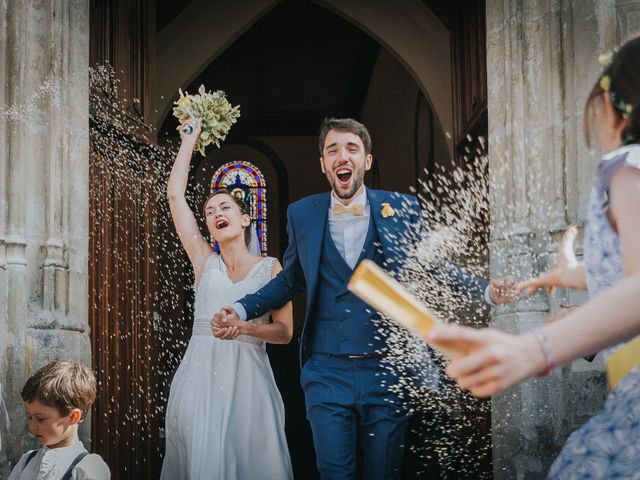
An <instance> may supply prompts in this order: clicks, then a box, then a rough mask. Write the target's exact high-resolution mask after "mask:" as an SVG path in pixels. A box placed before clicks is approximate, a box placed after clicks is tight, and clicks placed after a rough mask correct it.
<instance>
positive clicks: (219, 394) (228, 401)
mask: <svg viewBox="0 0 640 480" xmlns="http://www.w3.org/2000/svg"><path fill="white" fill-rule="evenodd" d="M274 261H275V259H273V258H271V257H266V258H264V259H262V260H259V261H258V263H256V264H255V265H254V266H253V267H252V268H251V270H250V271H249V273H247V275H246V277H245V278H244V279H242V280H240V281H238V282H237V283H233V282H232V281H231V279H230V278H229V275H228V272H227V269H226V266H225V264H224V262H223V261H222V258H221V257H220V256H219V255H218V254H215V253H214V254H213V255H211V257H209V259H208V260H207V263H206V265H205V268H204V271H203V273H202V278H201V280H200V285H199V286H198V287H197V289H196V296H195V318H194V322H193V334H192V337H191V339H190V341H189V346H188V348H187V351H186V353H185V356H184V358H183V359H182V362H181V363H180V366H179V367H178V370H177V371H176V374H175V376H174V378H173V381H172V383H171V391H170V394H169V402H168V405H167V415H166V422H165V428H166V453H165V458H164V463H163V465H162V475H161V478H162V479H166V480H182V479H185V480H186V479H189V480H199V479H202V480H204V479H206V480H211V479H220V480H233V479H238V480H245V479H263V480H270V479H273V480H276V479H277V480H281V479H288V478H293V474H292V470H291V460H290V458H289V450H288V448H287V440H286V438H285V433H284V406H283V404H282V398H281V397H280V392H279V391H278V389H277V387H276V383H275V380H274V378H273V372H272V371H271V366H270V365H269V359H268V357H267V354H266V352H265V350H264V342H262V341H261V340H258V339H256V338H253V337H249V336H242V335H241V336H240V337H238V338H237V339H236V340H220V339H217V338H215V337H214V336H213V335H212V334H211V327H210V323H209V322H210V320H211V318H212V317H213V315H214V314H215V313H216V312H218V311H219V310H220V309H221V308H222V307H224V306H226V305H231V304H232V303H233V302H235V301H236V300H239V299H240V298H242V297H243V296H244V295H246V294H248V293H253V292H255V291H257V290H258V289H259V288H260V287H262V286H263V285H264V284H266V283H267V282H268V281H269V280H270V279H271V275H272V273H271V272H272V267H273V263H274ZM253 321H254V322H256V323H267V322H268V321H269V315H268V314H267V315H264V316H263V317H260V318H257V319H254V320H253Z"/></svg>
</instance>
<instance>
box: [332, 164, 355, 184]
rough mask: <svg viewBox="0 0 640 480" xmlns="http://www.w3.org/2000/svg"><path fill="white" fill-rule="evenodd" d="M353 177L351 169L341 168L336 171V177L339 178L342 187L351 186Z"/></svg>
mask: <svg viewBox="0 0 640 480" xmlns="http://www.w3.org/2000/svg"><path fill="white" fill-rule="evenodd" d="M352 175H353V172H352V171H351V169H349V168H339V169H337V170H336V177H337V178H338V183H340V184H341V185H349V182H350V181H351V176H352Z"/></svg>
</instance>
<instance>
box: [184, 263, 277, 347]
mask: <svg viewBox="0 0 640 480" xmlns="http://www.w3.org/2000/svg"><path fill="white" fill-rule="evenodd" d="M274 262H275V258H273V257H265V258H263V259H262V260H259V261H258V262H257V263H256V264H255V265H254V266H253V267H251V269H250V270H249V272H248V273H247V275H246V276H245V277H244V278H243V279H242V280H240V281H238V282H236V283H234V282H233V281H231V278H229V273H228V271H227V267H226V265H225V264H224V262H223V261H222V257H221V256H220V255H219V254H217V253H213V254H212V255H211V256H210V257H209V259H208V260H207V263H206V264H205V266H204V270H203V272H202V278H201V279H200V284H199V285H197V286H196V298H195V317H194V320H193V335H212V334H211V325H210V322H211V318H212V317H213V315H214V314H215V313H217V312H218V311H219V310H220V309H221V308H222V307H226V306H228V305H231V304H232V303H234V302H236V301H238V300H240V299H241V298H242V297H244V296H245V295H247V294H249V293H254V292H256V291H257V290H259V289H260V288H261V287H262V286H263V285H265V284H266V283H267V282H268V281H269V280H271V275H272V271H273V264H274ZM251 320H252V321H253V322H255V323H269V314H268V313H267V314H265V315H263V316H261V317H258V318H254V319H251ZM236 340H238V341H241V342H249V343H254V344H258V345H263V343H264V342H263V341H262V340H258V339H257V338H254V337H250V336H247V335H240V336H239V337H238V338H237V339H236ZM225 341H227V340H225Z"/></svg>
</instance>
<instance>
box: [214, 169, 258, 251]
mask: <svg viewBox="0 0 640 480" xmlns="http://www.w3.org/2000/svg"><path fill="white" fill-rule="evenodd" d="M266 187H267V186H266V184H265V181H264V176H263V175H262V172H261V171H260V170H258V168H257V167H256V166H255V165H253V164H251V163H249V162H243V161H237V162H228V163H225V164H224V165H222V166H221V167H220V168H218V170H216V173H214V174H213V179H212V180H211V191H214V190H217V189H219V188H226V189H227V190H229V191H230V192H231V194H232V195H235V196H237V197H239V198H241V199H242V200H244V202H245V203H246V204H247V206H248V208H249V215H250V216H251V219H252V220H253V222H254V224H255V226H256V232H257V234H258V242H259V244H260V251H261V252H262V255H266V254H267V221H266V220H267V188H266ZM215 247H216V251H217V250H218V246H217V245H216V246H215Z"/></svg>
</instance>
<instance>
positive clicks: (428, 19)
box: [154, 0, 453, 154]
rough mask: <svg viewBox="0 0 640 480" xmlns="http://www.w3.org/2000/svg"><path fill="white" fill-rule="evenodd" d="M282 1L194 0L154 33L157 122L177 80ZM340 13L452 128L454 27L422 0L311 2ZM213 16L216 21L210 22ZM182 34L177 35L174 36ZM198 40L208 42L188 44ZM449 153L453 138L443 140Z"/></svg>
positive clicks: (442, 128) (441, 125)
mask: <svg viewBox="0 0 640 480" xmlns="http://www.w3.org/2000/svg"><path fill="white" fill-rule="evenodd" d="M279 3H281V2H280V1H274V0H250V1H247V2H246V3H243V9H242V10H241V11H240V9H238V8H237V6H236V4H235V2H233V1H232V0H224V1H219V2H215V6H214V4H213V3H212V2H207V1H205V0H194V1H192V2H191V3H190V4H189V5H188V6H187V7H186V8H185V9H184V10H183V11H182V12H180V14H178V16H177V17H176V18H175V19H173V21H171V22H170V23H169V24H168V25H167V26H166V27H164V28H163V29H162V30H161V31H160V32H159V33H158V34H157V36H156V45H157V48H156V53H157V58H156V60H157V82H156V95H155V98H154V102H155V103H156V109H155V115H154V123H155V125H156V127H159V126H160V124H161V122H162V121H163V120H164V118H165V117H166V115H167V113H168V111H169V109H170V106H171V102H172V101H173V98H174V96H175V94H176V91H177V86H182V87H185V86H186V85H188V84H189V83H191V81H193V79H195V78H196V77H197V76H198V74H199V73H200V72H202V70H203V69H204V68H206V66H207V65H209V64H210V63H211V62H212V61H213V60H214V59H215V58H216V57H217V56H218V55H220V54H221V53H222V52H223V51H224V50H225V49H226V48H227V47H229V45H231V44H232V43H233V42H234V41H235V40H236V39H237V38H238V37H240V35H242V34H243V33H244V32H245V31H246V30H248V29H249V28H250V27H251V26H252V25H253V24H254V23H255V22H256V21H257V20H259V19H260V18H261V17H262V16H264V15H265V14H266V13H268V12H269V11H270V10H271V9H272V8H273V7H275V6H276V5H278V4H279ZM313 3H317V4H318V5H320V6H322V7H324V8H327V9H328V10H330V11H332V12H334V13H336V14H338V15H339V16H341V17H343V18H344V19H346V20H347V21H349V22H351V23H352V24H354V25H355V26H356V27H357V28H359V29H361V30H363V31H364V32H366V33H367V34H368V35H370V36H371V37H372V38H374V39H375V40H376V41H378V42H379V43H380V44H381V45H382V46H383V47H384V48H385V49H386V50H387V51H388V52H390V53H391V54H392V55H393V56H394V57H395V58H396V60H397V61H399V62H400V63H401V64H402V65H403V66H404V68H405V69H406V70H407V71H408V72H409V73H410V74H411V76H412V77H413V79H414V81H415V82H416V83H417V84H418V86H419V87H420V89H421V90H422V92H423V93H424V95H425V96H426V98H427V99H428V101H429V103H430V105H431V107H432V109H433V111H434V113H435V117H436V125H437V130H438V133H439V134H440V135H441V136H443V138H444V137H445V132H452V131H453V117H452V108H451V105H452V80H451V49H450V32H449V29H448V28H446V27H445V25H443V24H442V22H441V21H440V20H439V19H438V17H437V16H436V15H435V14H434V13H433V12H432V11H431V10H430V9H429V8H428V7H426V6H425V5H424V4H423V3H421V2H406V3H405V4H403V5H399V4H397V3H395V2H393V3H392V2H377V3H375V4H371V3H370V2H367V1H366V0H355V1H353V0H352V1H348V0H326V1H322V2H313ZM211 19H216V20H215V21H214V24H215V27H216V28H212V27H211ZM177 39H179V41H176V40H177ZM190 45H198V46H199V47H202V46H203V45H206V48H190V47H189V46H190ZM445 142H446V144H447V145H448V149H449V153H450V154H451V152H452V149H453V145H452V141H451V139H450V138H447V139H446V140H445Z"/></svg>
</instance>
